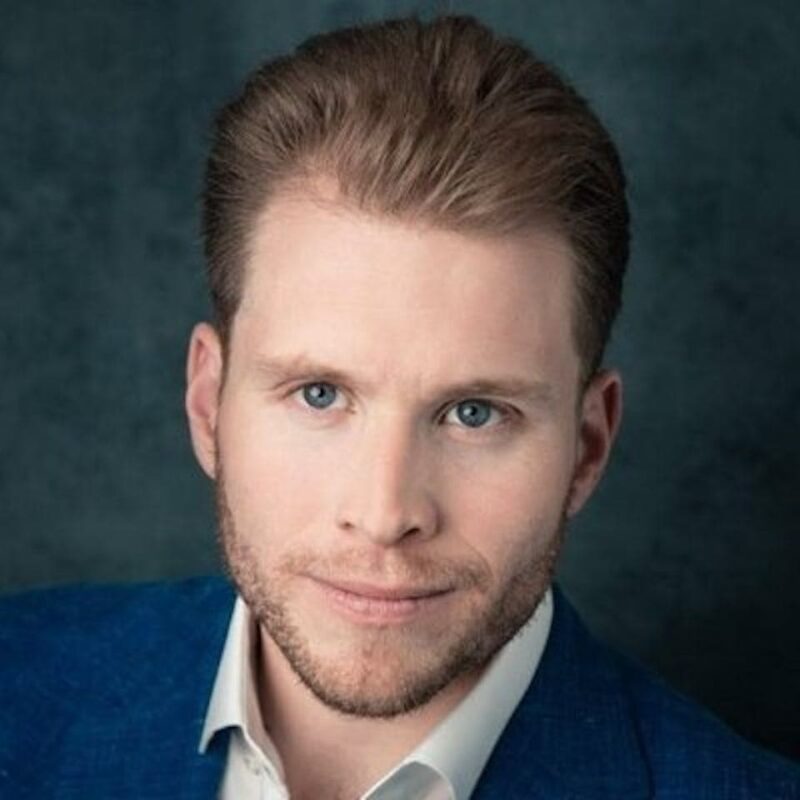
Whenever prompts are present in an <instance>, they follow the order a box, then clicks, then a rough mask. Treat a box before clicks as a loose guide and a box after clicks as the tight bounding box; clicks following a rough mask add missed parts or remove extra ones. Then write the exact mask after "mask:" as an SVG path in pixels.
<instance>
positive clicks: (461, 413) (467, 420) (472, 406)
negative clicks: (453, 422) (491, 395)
mask: <svg viewBox="0 0 800 800" xmlns="http://www.w3.org/2000/svg"><path fill="white" fill-rule="evenodd" d="M453 410H454V411H455V412H456V416H457V417H458V420H459V422H460V423H462V424H463V425H466V426H467V427H468V428H481V427H483V426H484V425H485V424H486V422H487V421H488V420H489V418H490V417H491V415H492V412H493V411H497V409H496V408H495V406H494V405H493V404H492V403H488V402H486V401H485V400H462V401H461V402H460V403H458V404H456V405H455V406H453Z"/></svg>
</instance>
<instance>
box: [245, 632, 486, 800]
mask: <svg viewBox="0 0 800 800" xmlns="http://www.w3.org/2000/svg"><path fill="white" fill-rule="evenodd" d="M261 655H262V658H261V660H260V662H261V663H260V664H259V666H258V672H257V674H258V675H259V679H260V685H259V702H260V705H261V713H262V716H263V719H264V724H265V727H266V728H267V730H268V732H269V735H270V738H271V739H272V741H273V742H274V744H275V746H276V748H277V750H278V752H279V753H280V756H281V760H282V761H283V766H284V771H285V777H286V782H287V786H288V788H289V792H290V796H291V797H292V798H303V797H333V796H339V795H338V794H337V791H338V792H339V793H340V794H341V796H348V797H359V796H361V795H362V794H363V793H364V792H365V791H366V790H367V789H368V788H369V787H370V786H371V785H372V784H374V783H375V782H376V781H377V780H378V779H379V778H381V777H382V776H383V775H385V774H386V773H387V772H389V770H390V769H392V768H393V767H394V766H395V765H396V764H398V763H399V762H400V761H401V760H402V759H403V758H404V757H405V756H406V755H408V753H410V752H411V751H412V750H413V749H414V748H415V747H416V746H417V745H418V744H419V743H420V742H422V741H423V740H424V739H425V737H426V736H427V735H428V733H430V731H431V730H433V728H434V727H436V725H437V724H438V723H439V722H440V721H441V720H443V719H444V718H445V717H446V716H447V715H448V714H449V713H450V712H451V711H452V710H453V709H454V708H455V707H456V706H457V705H458V704H459V703H460V702H461V700H462V699H463V698H464V697H465V696H466V695H467V694H468V693H469V691H470V690H471V689H472V688H473V687H474V686H475V684H476V683H477V681H478V678H479V677H480V675H479V674H470V675H468V676H465V677H464V678H460V679H459V680H457V681H454V682H453V683H452V684H450V685H449V686H447V687H446V688H445V689H444V690H442V691H441V692H440V693H439V694H438V695H436V696H435V697H434V698H433V699H432V700H430V701H429V702H428V703H427V704H425V705H424V706H422V707H420V708H418V709H415V710H414V711H412V712H409V713H407V714H401V715H398V716H396V717H393V718H391V719H380V718H373V717H356V716H350V715H347V714H343V713H341V712H339V711H336V710H334V709H332V708H329V707H328V706H326V705H325V704H324V703H323V702H322V701H320V700H319V699H318V698H317V697H316V696H315V695H314V694H312V693H311V691H310V690H309V689H308V688H306V686H305V685H304V684H303V683H301V682H300V680H299V679H298V677H297V675H296V674H295V673H294V671H293V670H292V668H291V667H290V666H289V663H288V662H287V661H286V659H285V657H284V655H283V653H282V652H281V651H280V649H279V648H278V647H277V646H276V645H275V643H274V642H273V641H272V639H271V638H270V637H269V636H268V635H267V634H266V633H265V632H263V631H262V632H261ZM335 790H336V791H335Z"/></svg>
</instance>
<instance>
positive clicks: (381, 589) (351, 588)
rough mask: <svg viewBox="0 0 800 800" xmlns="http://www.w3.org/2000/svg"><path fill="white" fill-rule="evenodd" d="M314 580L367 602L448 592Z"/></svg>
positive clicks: (428, 588) (432, 595)
mask: <svg viewBox="0 0 800 800" xmlns="http://www.w3.org/2000/svg"><path fill="white" fill-rule="evenodd" d="M314 580H316V581H317V582H318V583H321V584H323V585H324V586H327V587H330V588H331V589H334V590H338V591H340V592H346V593H347V594H352V595H356V596H357V597H363V598H365V599H367V600H389V601H391V600H419V599H423V598H426V597H434V596H435V595H439V594H444V593H445V592H448V591H450V590H449V588H446V587H445V588H438V587H418V586H378V585H375V584H370V583H364V582H362V581H342V580H322V579H321V578H314Z"/></svg>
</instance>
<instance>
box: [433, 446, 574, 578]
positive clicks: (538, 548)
mask: <svg viewBox="0 0 800 800" xmlns="http://www.w3.org/2000/svg"><path fill="white" fill-rule="evenodd" d="M573 467H574V464H573V459H572V457H571V451H570V449H569V447H568V437H565V438H564V440H563V441H559V442H558V443H556V442H555V441H553V442H551V443H549V444H548V445H547V446H544V445H543V444H542V443H541V442H540V443H537V444H536V446H534V443H531V445H530V446H529V447H528V448H525V449H523V450H521V451H519V452H517V453H516V454H515V455H514V456H512V457H509V458H507V459H503V460H497V459H496V460H493V461H492V462H491V463H486V462H475V463H473V464H471V465H470V467H469V468H468V469H467V468H465V467H464V466H463V465H462V466H461V467H460V468H459V469H458V470H450V471H449V473H448V475H447V480H446V481H445V482H444V484H443V485H445V486H447V490H446V497H447V507H448V509H449V517H450V521H451V525H452V527H453V528H454V529H455V530H456V531H458V532H459V535H460V536H461V538H462V539H464V540H465V541H466V543H467V544H468V545H469V546H470V547H471V548H472V549H474V550H475V551H476V552H477V553H479V554H480V555H481V556H482V557H483V559H485V560H486V561H487V562H488V563H489V564H490V565H491V568H492V571H493V572H495V573H496V574H502V573H505V572H509V571H510V572H513V571H515V567H517V566H518V565H519V563H520V562H521V561H522V560H526V561H527V560H530V559H531V557H533V556H534V555H536V554H537V553H541V552H544V550H545V549H546V548H548V547H549V546H550V545H551V543H552V540H553V537H554V535H555V534H556V532H557V531H558V530H559V526H560V524H561V519H562V514H563V510H564V505H565V503H566V498H567V495H568V494H569V488H570V484H571V479H572V471H573Z"/></svg>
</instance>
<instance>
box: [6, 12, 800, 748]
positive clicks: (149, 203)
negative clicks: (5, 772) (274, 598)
mask: <svg viewBox="0 0 800 800" xmlns="http://www.w3.org/2000/svg"><path fill="white" fill-rule="evenodd" d="M435 8H449V9H452V10H454V11H461V12H468V13H473V14H477V15H478V16H480V17H482V18H483V19H484V20H486V21H487V22H489V23H490V24H492V25H493V26H494V27H495V28H496V29H497V30H498V31H501V32H503V33H506V34H511V35H513V36H516V37H519V38H521V39H523V40H524V41H525V42H526V43H527V44H528V45H530V46H532V47H533V48H534V49H536V50H537V51H538V52H539V53H540V54H541V55H543V56H544V57H545V58H546V59H548V60H551V61H553V62H555V63H556V64H557V65H559V66H560V67H561V69H562V70H563V71H564V72H565V73H566V74H567V75H568V76H570V77H571V78H572V80H573V81H574V82H575V84H576V85H577V86H578V88H579V89H580V90H581V91H583V92H584V93H585V94H586V95H587V96H588V97H589V98H590V100H591V102H592V104H593V106H594V108H595V109H596V110H597V112H598V113H599V114H600V116H601V117H602V118H603V119H604V120H605V122H606V123H607V125H608V127H609V128H610V129H611V131H612V133H613V134H614V136H615V137H616V139H617V141H618V143H619V146H620V148H621V151H622V155H623V159H624V161H625V164H626V166H627V171H628V174H629V178H630V186H631V189H630V198H631V204H632V210H633V215H634V225H633V232H634V247H633V257H632V263H631V270H630V278H629V283H628V287H627V300H626V304H625V309H624V312H623V316H622V319H621V322H620V326H619V328H618V331H617V333H616V336H615V339H614V343H613V347H612V349H611V353H610V358H609V361H610V362H611V363H613V364H615V365H617V366H618V367H620V368H621V369H622V371H623V374H624V376H625V379H626V389H627V391H626V403H625V405H626V415H625V421H624V426H623V430H622V434H621V438H620V441H619V445H618V448H617V451H616V454H615V458H614V461H613V463H612V465H611V468H610V470H609V473H608V475H607V478H606V479H605V481H604V483H603V485H602V487H601V489H600V491H599V493H598V495H597V496H596V497H595V498H594V500H593V501H592V502H591V504H590V506H589V507H588V509H587V510H586V511H585V512H584V514H583V516H582V518H581V519H580V520H579V522H578V523H577V524H575V525H574V526H573V530H572V533H571V538H570V541H569V544H568V548H567V553H566V556H565V558H564V562H563V566H562V570H561V580H562V582H563V585H564V586H565V588H566V590H567V592H568V594H569V595H570V596H571V597H572V598H573V599H574V601H575V602H576V603H577V605H578V606H579V608H580V609H581V610H582V611H583V612H584V614H585V616H586V617H587V619H588V620H589V622H590V623H591V625H592V626H593V627H594V629H595V630H596V631H597V632H598V633H599V634H601V635H602V636H604V637H605V638H607V639H609V640H611V641H612V642H613V643H615V644H616V645H617V646H619V647H620V648H622V649H624V650H626V651H627V652H629V653H631V654H633V655H634V656H635V657H637V658H639V659H640V660H642V661H644V662H645V663H647V664H649V665H651V666H653V667H654V668H656V669H657V670H659V671H660V672H661V673H662V674H664V675H665V676H666V677H667V678H668V679H669V680H670V681H671V682H672V683H673V684H675V685H677V686H678V687H679V688H681V689H682V690H683V691H685V692H687V693H689V694H691V695H693V696H695V697H697V698H699V699H700V700H701V701H703V702H704V703H706V704H707V705H708V706H710V707H711V708H712V709H714V710H715V711H716V712H717V713H718V714H719V715H721V716H722V717H723V718H724V719H725V720H727V721H728V722H729V723H730V724H731V725H732V726H733V727H734V728H736V729H737V730H739V731H740V732H742V733H743V734H745V735H746V736H748V737H750V738H751V739H754V740H756V741H759V742H762V743H764V744H766V745H768V746H770V747H773V748H775V749H779V750H782V751H783V752H785V753H788V754H792V755H794V756H795V757H800V624H798V618H799V617H800V576H798V555H800V538H798V523H797V520H798V517H800V501H799V500H798V497H800V492H798V474H800V470H799V468H800V455H798V452H799V451H800V436H799V431H800V426H799V423H800V412H799V409H800V391H799V390H800V378H798V367H799V366H800V336H798V332H797V329H798V316H799V315H798V306H799V305H800V302H799V301H800V292H799V291H798V290H800V278H799V277H798V276H799V275H800V270H799V266H800V244H799V243H798V206H799V205H800V196H799V194H800V193H799V192H798V187H800V154H799V148H800V111H798V109H800V104H799V103H798V101H799V100H800V81H798V75H800V4H798V3H796V2H793V1H791V2H790V1H788V0H787V1H786V2H783V1H782V0H762V2H759V3H753V2H721V1H718V0H701V1H700V2H698V0H670V1H669V2H664V0H657V1H656V0H641V1H640V2H637V3H631V2H628V1H627V0H583V2H579V1H578V0H541V1H539V2H492V3H488V2H487V3H478V2H471V3H469V2H453V3H450V4H447V5H445V4H439V5H438V6H432V5H430V4H420V3H416V4H415V3H390V2H384V3H381V2H355V1H354V0H351V1H349V2H344V1H343V2H323V1H322V0H316V1H315V0H297V1H296V2H291V3H288V2H286V3H283V2H281V3H276V2H263V0H224V2H223V0H208V1H202V0H183V1H182V2H166V1H164V0H159V1H156V0H152V1H151V2H141V1H139V2H133V0H130V1H129V2H126V1H125V0H84V2H81V3H74V2H67V0H63V1H62V0H51V1H50V2H44V1H43V0H24V1H23V0H0V275H1V276H2V282H1V283H0V366H2V372H1V373H0V374H1V376H2V388H1V389H0V452H2V459H1V460H0V536H2V549H0V589H2V590H5V591H11V590H18V589H22V588H25V587H30V586H44V585H49V584H55V583H62V582H68V581H85V580H92V581H94V580H103V581H109V580H110V581H117V580H125V581H128V580H140V579H152V578H161V577H172V576H182V575H189V574H196V573H202V572H208V571H217V570H219V563H218V559H217V555H216V551H215V542H214V527H213V519H212V513H211V502H210V493H209V487H208V486H207V484H206V481H205V480H204V478H203V477H202V476H201V474H200V472H199V470H198V468H197V467H196V466H195V464H194V462H193V458H192V455H191V453H190V448H189V444H188V438H187V435H186V428H185V424H184V419H183V412H182V384H183V362H184V348H185V344H186V341H187V337H188V334H189V331H190V329H191V326H192V323H193V322H194V321H195V320H197V319H199V318H201V317H204V316H205V315H206V314H207V302H206V298H205V293H204V291H205V289H204V283H203V276H202V259H201V251H200V246H199V240H198V233H197V231H198V228H197V222H196V219H197V210H198V203H197V195H198V191H199V182H200V176H201V173H202V166H203V158H204V153H205V149H206V145H207V131H208V125H209V120H210V117H211V114H212V112H213V110H214V109H215V108H216V107H217V106H219V104H220V103H222V102H223V101H224V100H225V99H226V98H228V97H229V96H230V95H231V93H232V92H233V91H234V90H235V88H236V87H237V84H238V83H239V81H240V79H241V78H242V76H243V75H244V74H245V73H246V72H247V71H248V70H249V69H250V68H251V67H252V66H254V65H255V64H256V63H257V62H258V61H259V60H260V59H262V58H264V57H268V56H272V55H275V54H278V53H280V52H282V51H285V50H287V49H288V48H290V47H291V46H292V45H293V44H295V43H297V42H298V41H299V40H300V39H302V38H304V37H305V36H307V35H309V34H311V33H313V32H317V31H319V30H323V29H328V28H331V27H335V26H338V25H340V24H345V23H351V22H354V21H358V20H363V19H373V18H377V17H382V16H387V15H395V14H398V13H403V12H409V11H419V12H421V13H422V14H424V15H428V14H430V13H431V11H432V10H434V9H435ZM319 480H324V476H319Z"/></svg>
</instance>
